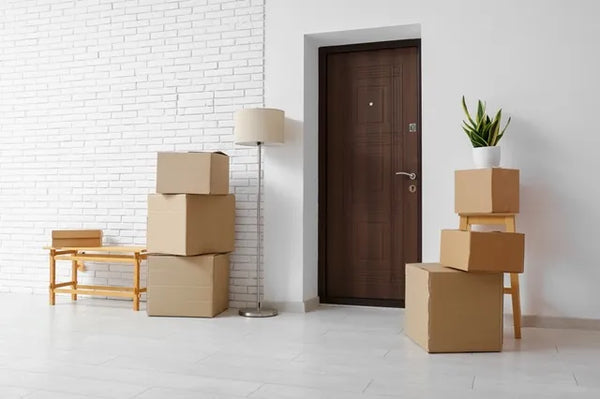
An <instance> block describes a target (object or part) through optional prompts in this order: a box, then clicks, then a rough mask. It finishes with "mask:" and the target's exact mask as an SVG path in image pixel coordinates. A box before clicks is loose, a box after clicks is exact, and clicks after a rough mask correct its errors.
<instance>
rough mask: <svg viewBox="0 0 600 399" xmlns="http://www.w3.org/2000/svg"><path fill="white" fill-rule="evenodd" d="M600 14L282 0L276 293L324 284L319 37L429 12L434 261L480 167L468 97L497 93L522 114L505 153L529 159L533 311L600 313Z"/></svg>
mask: <svg viewBox="0 0 600 399" xmlns="http://www.w3.org/2000/svg"><path fill="white" fill-rule="evenodd" d="M598 15H600V3H598V2H595V1H592V0H587V1H579V2H577V4H576V6H575V5H574V4H573V3H572V2H568V1H564V0H563V1H559V0H552V1H542V0H536V1H527V2H523V1H518V0H508V1H505V2H502V4H501V5H499V3H497V2H481V1H478V0H469V1H466V0H462V1H452V2H448V1H444V0H427V1H420V0H419V1H417V0H400V1H398V0H372V1H369V2H365V1H360V0H329V1H322V0H304V1H298V0H277V1H270V2H269V3H268V4H267V8H266V18H267V19H266V39H265V40H266V42H265V43H266V48H265V57H266V65H265V70H266V80H265V102H266V105H268V106H276V107H279V108H282V109H284V110H285V111H286V114H287V116H288V117H289V118H290V119H291V120H290V121H289V126H288V129H287V131H286V139H287V143H286V145H285V146H283V147H281V148H273V149H269V152H268V153H267V155H266V173H267V177H266V181H265V185H266V197H265V198H266V199H265V223H266V226H265V284H266V288H265V289H266V292H265V295H266V297H267V299H270V300H273V301H280V302H301V301H304V300H307V299H310V298H311V297H313V296H315V295H316V288H317V287H316V270H317V265H316V250H317V248H316V234H317V231H316V223H315V221H316V219H315V216H316V203H317V191H316V187H317V186H316V179H317V176H316V171H317V168H316V164H315V162H316V134H317V132H316V129H315V109H314V102H315V101H316V90H315V88H316V84H317V82H316V81H315V80H314V74H315V71H314V67H315V66H314V62H316V59H315V56H316V55H315V52H314V49H311V41H314V40H317V39H315V37H316V38H321V39H322V40H329V41H330V42H331V43H332V44H341V43H344V42H346V43H352V42H357V41H372V40H382V39H384V38H387V37H386V35H388V33H389V29H379V30H377V29H375V30H372V31H363V32H362V33H360V32H359V33H358V34H356V32H354V33H337V34H334V33H331V32H342V31H354V30H364V29H374V28H378V27H394V26H402V25H411V24H420V27H421V38H422V105H423V258H424V260H425V261H436V260H437V259H438V257H439V231H440V229H442V228H453V227H455V226H457V223H458V220H457V217H456V215H454V214H453V171H454V170H455V169H463V168H469V167H471V161H470V148H469V144H468V142H467V140H466V137H465V136H464V134H463V133H462V132H461V130H460V121H461V120H462V117H463V115H462V111H461V108H460V103H459V101H460V96H461V95H463V94H465V95H466V96H467V98H468V99H471V101H474V100H475V99H476V98H482V99H485V100H487V103H488V106H489V107H490V109H496V108H497V107H500V106H501V107H503V109H504V112H505V113H506V114H508V115H511V116H512V118H513V122H512V125H511V127H510V128H509V129H510V130H509V131H508V133H507V136H506V138H505V139H504V140H503V142H502V147H503V157H504V158H503V165H504V166H506V167H515V168H519V169H521V180H522V189H521V190H522V191H521V197H522V198H521V214H520V215H519V218H518V220H517V227H518V229H519V230H520V231H522V232H524V233H525V234H526V274H525V275H524V277H523V280H522V295H523V313H524V314H526V315H539V316H557V317H576V318H595V319H599V318H600V290H598V289H597V286H598V281H600V267H598V264H597V263H598V260H597V258H598V257H597V254H596V251H595V248H596V246H597V236H598V234H597V226H598V224H599V222H600V211H599V210H598V203H599V200H600V187H599V186H598V184H596V180H597V178H596V176H595V174H596V172H597V171H598V170H599V169H600V158H599V157H598V156H597V155H596V154H595V151H596V148H597V147H598V146H599V145H600V134H598V127H597V126H596V125H597V123H596V121H595V115H596V113H597V109H598V106H599V105H600V101H599V100H598V95H597V93H599V92H600V74H598V71H600V52H598V48H599V46H600V24H598V23H597V21H596V19H597V16H598ZM392 30H393V29H392ZM327 32H329V35H325V36H323V35H322V34H323V33H327ZM365 32H370V33H365ZM323 38H325V39H323ZM398 38H402V37H401V36H399V37H398ZM336 40H337V42H336V43H333V42H335V41H336ZM307 77H308V79H307Z"/></svg>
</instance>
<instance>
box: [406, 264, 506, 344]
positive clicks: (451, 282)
mask: <svg viewBox="0 0 600 399" xmlns="http://www.w3.org/2000/svg"><path fill="white" fill-rule="evenodd" d="M503 296H504V295H503V279H502V274H500V273H465V272H463V271H459V270H454V269H450V268H447V267H443V266H442V265H440V264H437V263H412V264H407V265H406V309H405V320H404V324H405V328H404V329H405V332H406V335H407V336H408V337H410V338H411V339H412V340H413V341H415V342H416V343H417V344H419V345H420V346H422V347H423V348H424V349H425V350H426V351H428V352H432V353H433V352H497V351H501V350H502V333H503V331H502V330H503V325H502V310H503V309H502V305H503V303H502V301H503Z"/></svg>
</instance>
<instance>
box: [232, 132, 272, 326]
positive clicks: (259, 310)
mask: <svg viewBox="0 0 600 399" xmlns="http://www.w3.org/2000/svg"><path fill="white" fill-rule="evenodd" d="M262 145H263V143H262V142H261V141H257V142H256V146H257V147H258V187H257V193H256V234H257V237H256V308H255V309H252V308H246V309H240V312H239V314H240V316H244V317H272V316H277V310H276V309H263V307H262V304H261V301H260V285H261V284H260V257H261V252H262V251H261V250H262V245H261V244H262V234H261V233H262V229H261V223H260V214H261V212H260V200H261V190H262Z"/></svg>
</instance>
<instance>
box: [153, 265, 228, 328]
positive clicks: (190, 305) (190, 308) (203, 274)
mask: <svg viewBox="0 0 600 399" xmlns="http://www.w3.org/2000/svg"><path fill="white" fill-rule="evenodd" d="M147 287H148V302H147V306H146V311H147V313H148V315H150V316H179V317H213V316H216V315H218V314H219V313H221V312H223V311H224V310H225V309H227V307H228V304H229V255H228V254H211V255H201V256H164V255H150V256H148V285H147Z"/></svg>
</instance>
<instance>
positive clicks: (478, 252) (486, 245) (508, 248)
mask: <svg viewBox="0 0 600 399" xmlns="http://www.w3.org/2000/svg"><path fill="white" fill-rule="evenodd" d="M524 261H525V234H521V233H504V232H499V231H486V232H484V231H462V230H442V239H441V245H440V263H441V264H442V265H444V266H447V267H452V268H454V269H459V270H464V271H466V272H494V273H499V272H504V273H523V268H524Z"/></svg>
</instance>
